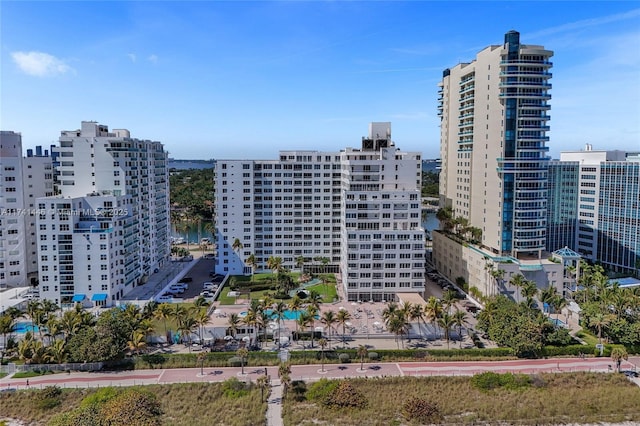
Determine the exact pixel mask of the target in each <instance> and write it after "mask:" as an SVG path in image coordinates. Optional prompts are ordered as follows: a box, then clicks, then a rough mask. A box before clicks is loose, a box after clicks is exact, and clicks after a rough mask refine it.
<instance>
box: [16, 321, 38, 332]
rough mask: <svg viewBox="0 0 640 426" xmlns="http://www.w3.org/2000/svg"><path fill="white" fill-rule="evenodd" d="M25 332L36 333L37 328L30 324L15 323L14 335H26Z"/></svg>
mask: <svg viewBox="0 0 640 426" xmlns="http://www.w3.org/2000/svg"><path fill="white" fill-rule="evenodd" d="M27 331H31V332H33V333H37V332H38V326H36V325H33V323H30V322H17V323H16V327H15V332H16V333H23V334H24V333H26V332H27Z"/></svg>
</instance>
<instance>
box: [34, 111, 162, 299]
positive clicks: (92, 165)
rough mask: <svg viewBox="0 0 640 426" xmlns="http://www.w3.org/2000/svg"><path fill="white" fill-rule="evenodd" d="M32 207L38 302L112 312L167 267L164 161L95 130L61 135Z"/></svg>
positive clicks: (155, 149)
mask: <svg viewBox="0 0 640 426" xmlns="http://www.w3.org/2000/svg"><path fill="white" fill-rule="evenodd" d="M52 149H53V155H54V157H55V160H56V161H55V163H54V165H55V167H56V177H57V184H58V188H59V195H57V196H55V197H46V198H40V199H38V200H37V203H38V205H37V210H36V212H37V219H38V221H37V224H38V243H39V246H38V256H39V260H40V271H39V278H40V287H41V290H40V294H41V297H42V298H46V299H51V300H54V301H55V302H56V303H61V304H67V303H71V302H80V303H83V304H86V305H89V304H94V305H98V306H111V305H113V304H114V303H116V302H117V301H118V300H120V299H121V298H122V297H123V296H124V295H125V294H127V293H128V292H129V291H131V290H132V289H133V288H134V287H136V286H137V285H140V284H143V283H144V282H146V280H147V279H148V277H149V276H150V275H151V274H153V273H155V272H157V271H158V269H159V268H160V267H162V266H163V265H164V263H165V262H168V261H169V188H168V185H169V184H168V169H167V153H166V152H165V151H164V149H163V146H162V144H161V143H160V142H153V141H148V140H140V139H134V138H131V137H130V134H129V131H127V130H113V131H111V132H110V131H109V129H108V127H107V126H104V125H101V124H98V123H95V122H87V121H83V122H82V127H81V129H79V130H74V131H63V132H61V136H60V139H59V146H58V147H55V148H52Z"/></svg>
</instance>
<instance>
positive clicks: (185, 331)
mask: <svg viewBox="0 0 640 426" xmlns="http://www.w3.org/2000/svg"><path fill="white" fill-rule="evenodd" d="M197 327H198V324H197V323H196V319H195V317H194V316H193V313H191V312H189V313H188V314H187V315H186V316H185V317H184V318H182V320H181V321H179V322H178V331H179V332H180V336H181V337H182V340H183V341H184V339H185V338H186V339H187V344H188V345H189V352H191V333H193V331H194V330H195V329H196V328H197Z"/></svg>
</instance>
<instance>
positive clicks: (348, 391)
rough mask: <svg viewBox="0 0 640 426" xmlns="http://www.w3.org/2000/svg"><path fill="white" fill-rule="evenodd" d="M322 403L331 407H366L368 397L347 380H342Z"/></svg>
mask: <svg viewBox="0 0 640 426" xmlns="http://www.w3.org/2000/svg"><path fill="white" fill-rule="evenodd" d="M322 403H323V404H324V405H325V406H326V407H331V408H364V407H366V406H367V398H365V396H364V394H363V393H362V392H360V391H359V390H358V389H356V388H355V387H354V386H353V385H352V384H351V382H350V381H348V380H346V381H342V382H340V383H339V384H338V387H336V388H335V389H334V390H333V391H332V392H331V393H329V395H328V396H327V397H326V398H325V399H324V401H322Z"/></svg>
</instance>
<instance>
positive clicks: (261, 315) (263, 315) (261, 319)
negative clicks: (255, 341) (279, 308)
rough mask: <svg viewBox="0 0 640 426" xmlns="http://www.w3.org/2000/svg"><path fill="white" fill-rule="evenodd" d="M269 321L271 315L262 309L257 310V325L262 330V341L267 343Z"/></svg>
mask: <svg viewBox="0 0 640 426" xmlns="http://www.w3.org/2000/svg"><path fill="white" fill-rule="evenodd" d="M269 321H271V316H270V315H269V314H268V313H267V312H265V311H264V310H260V311H258V322H257V324H258V327H259V328H261V329H262V332H263V336H262V341H263V342H264V343H267V325H268V324H269ZM260 346H262V343H261V344H260Z"/></svg>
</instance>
